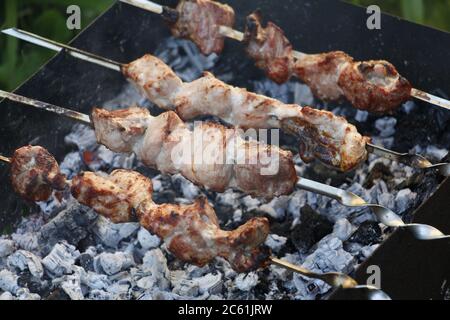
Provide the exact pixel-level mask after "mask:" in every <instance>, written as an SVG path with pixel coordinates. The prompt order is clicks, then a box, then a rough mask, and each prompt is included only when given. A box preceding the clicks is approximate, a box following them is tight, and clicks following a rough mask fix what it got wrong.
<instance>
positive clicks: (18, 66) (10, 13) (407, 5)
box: [0, 0, 450, 90]
mask: <svg viewBox="0 0 450 320" xmlns="http://www.w3.org/2000/svg"><path fill="white" fill-rule="evenodd" d="M113 2H114V1H112V0H1V1H0V26H1V28H2V29H3V28H7V27H14V26H17V27H19V28H23V29H25V30H29V31H32V32H35V33H37V34H40V35H43V36H45V37H49V38H51V39H55V40H57V41H62V42H67V41H68V40H70V39H71V38H73V37H74V36H75V35H76V31H70V30H68V29H67V28H66V19H67V15H66V8H67V7H68V6H69V5H71V4H76V5H79V6H80V8H81V12H82V28H84V27H85V26H87V24H88V23H89V22H91V21H92V20H93V19H94V18H95V17H96V16H98V15H99V14H100V13H101V12H103V11H104V10H105V9H106V8H108V7H109V6H110V5H111V4H112V3H113ZM347 2H351V3H354V4H357V5H362V6H368V5H371V4H377V5H379V6H380V7H381V9H382V10H383V11H385V12H388V13H391V14H394V15H398V16H401V17H403V18H405V19H407V20H411V21H415V22H418V23H422V24H426V25H430V26H433V27H436V28H440V29H443V30H446V31H450V0H347ZM52 55H53V53H52V52H51V51H50V50H45V49H41V48H38V47H36V46H32V45H29V44H25V43H24V42H22V41H19V40H16V39H14V38H12V37H6V36H4V35H2V36H0V88H1V89H6V90H13V89H14V88H16V87H17V86H18V85H19V84H20V83H22V82H23V81H25V80H26V79H27V78H28V77H29V76H30V75H32V74H33V73H34V72H35V71H36V70H37V69H38V68H39V66H41V65H42V64H43V63H44V62H45V61H46V60H48V59H49V58H50V57H51V56H52Z"/></svg>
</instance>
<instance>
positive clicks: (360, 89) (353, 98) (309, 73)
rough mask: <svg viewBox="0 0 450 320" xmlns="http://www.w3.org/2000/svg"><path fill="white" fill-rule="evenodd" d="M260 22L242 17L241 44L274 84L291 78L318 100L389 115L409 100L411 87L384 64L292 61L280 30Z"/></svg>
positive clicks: (336, 56)
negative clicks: (296, 80) (305, 87)
mask: <svg viewBox="0 0 450 320" xmlns="http://www.w3.org/2000/svg"><path fill="white" fill-rule="evenodd" d="M261 20H262V19H261V15H260V14H259V12H255V13H252V14H251V15H249V16H248V17H247V26H246V31H245V37H244V42H245V44H246V51H247V54H248V55H249V56H250V57H252V58H253V59H254V60H255V62H256V65H257V66H258V67H259V68H261V69H263V70H264V71H265V72H266V74H267V76H268V77H269V78H270V79H272V80H273V81H275V82H277V83H283V82H286V81H288V80H289V78H291V76H293V75H295V76H297V77H298V78H299V79H301V80H302V81H303V82H304V83H305V84H307V85H308V86H309V87H310V88H311V91H312V92H313V93H314V95H315V96H316V97H318V98H319V99H321V100H325V101H336V100H341V99H343V98H346V99H347V100H348V101H350V102H351V103H352V104H353V106H355V107H356V108H358V109H362V110H367V111H370V112H374V113H383V112H389V111H392V110H394V109H396V108H397V107H398V106H400V105H401V104H402V103H403V102H405V101H406V100H408V99H409V98H410V95H411V85H410V83H409V82H408V81H407V80H406V79H405V78H403V77H402V76H401V75H400V74H399V73H398V71H397V70H396V69H395V67H394V66H393V65H392V64H390V63H389V62H387V61H366V62H357V61H354V60H353V58H352V57H350V56H349V55H347V54H346V53H344V52H342V51H332V52H327V53H320V54H303V55H302V56H301V58H299V57H295V56H294V51H293V49H292V45H291V44H290V42H289V40H288V39H287V38H286V37H285V36H284V32H283V30H282V29H281V28H280V27H278V26H277V25H275V24H274V23H272V22H269V23H267V26H266V27H263V26H262V23H261Z"/></svg>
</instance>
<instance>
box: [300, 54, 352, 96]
mask: <svg viewBox="0 0 450 320" xmlns="http://www.w3.org/2000/svg"><path fill="white" fill-rule="evenodd" d="M352 63H353V59H352V58H351V57H350V56H348V55H347V54H345V53H344V52H342V51H333V52H328V53H321V54H310V55H305V56H304V57H303V58H302V59H300V60H297V61H296V62H295V65H294V72H295V74H296V75H297V77H298V78H299V79H301V80H302V81H303V82H304V83H305V84H306V85H308V86H309V87H310V88H311V91H312V92H313V94H314V95H315V96H316V97H318V98H319V99H321V100H325V101H335V100H340V99H342V98H343V97H344V92H343V90H342V88H341V87H340V85H339V83H338V82H339V76H340V74H341V71H342V69H343V68H345V67H346V66H348V65H352Z"/></svg>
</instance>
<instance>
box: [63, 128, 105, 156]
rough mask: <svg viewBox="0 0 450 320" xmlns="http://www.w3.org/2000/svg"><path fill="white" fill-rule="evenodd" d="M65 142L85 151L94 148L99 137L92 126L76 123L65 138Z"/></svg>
mask: <svg viewBox="0 0 450 320" xmlns="http://www.w3.org/2000/svg"><path fill="white" fill-rule="evenodd" d="M64 142H65V143H66V144H67V145H74V146H76V147H77V148H78V150H81V151H84V150H89V149H90V148H92V146H93V145H95V143H96V142H97V139H96V137H95V132H94V130H92V128H90V127H88V126H86V125H83V124H76V125H74V126H73V128H72V132H71V133H69V134H68V135H67V136H66V137H65V138H64Z"/></svg>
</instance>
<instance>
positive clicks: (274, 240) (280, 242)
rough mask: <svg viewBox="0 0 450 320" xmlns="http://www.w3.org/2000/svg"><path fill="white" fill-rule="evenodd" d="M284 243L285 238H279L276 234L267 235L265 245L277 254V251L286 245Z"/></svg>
mask: <svg viewBox="0 0 450 320" xmlns="http://www.w3.org/2000/svg"><path fill="white" fill-rule="evenodd" d="M286 241H287V238H286V237H281V236H279V235H276V234H269V236H268V237H267V240H266V242H265V244H266V246H268V247H269V248H270V249H272V251H273V252H275V253H277V252H278V251H280V250H281V248H283V246H284V245H285V244H286Z"/></svg>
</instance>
